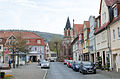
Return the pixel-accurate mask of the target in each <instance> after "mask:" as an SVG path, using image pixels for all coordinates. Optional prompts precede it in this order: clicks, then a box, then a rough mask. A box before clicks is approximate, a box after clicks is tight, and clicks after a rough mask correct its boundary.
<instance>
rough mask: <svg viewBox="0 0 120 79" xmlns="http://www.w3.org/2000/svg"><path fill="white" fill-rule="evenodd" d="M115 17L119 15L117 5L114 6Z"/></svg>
mask: <svg viewBox="0 0 120 79" xmlns="http://www.w3.org/2000/svg"><path fill="white" fill-rule="evenodd" d="M114 17H117V7H115V8H114Z"/></svg>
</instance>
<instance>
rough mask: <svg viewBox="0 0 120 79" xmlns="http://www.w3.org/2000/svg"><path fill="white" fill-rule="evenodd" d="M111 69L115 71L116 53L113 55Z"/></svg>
mask: <svg viewBox="0 0 120 79" xmlns="http://www.w3.org/2000/svg"><path fill="white" fill-rule="evenodd" d="M113 70H114V71H116V54H114V55H113Z"/></svg>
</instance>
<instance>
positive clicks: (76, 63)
mask: <svg viewBox="0 0 120 79" xmlns="http://www.w3.org/2000/svg"><path fill="white" fill-rule="evenodd" d="M80 63H81V61H75V62H74V63H73V64H72V69H73V70H75V71H79V69H80Z"/></svg>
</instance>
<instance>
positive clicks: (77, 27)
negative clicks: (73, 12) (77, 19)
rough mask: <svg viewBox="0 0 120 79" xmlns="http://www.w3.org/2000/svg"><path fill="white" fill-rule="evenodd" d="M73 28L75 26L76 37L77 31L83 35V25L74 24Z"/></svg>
mask: <svg viewBox="0 0 120 79" xmlns="http://www.w3.org/2000/svg"><path fill="white" fill-rule="evenodd" d="M74 26H75V30H76V32H77V35H78V34H79V31H80V33H83V24H74Z"/></svg>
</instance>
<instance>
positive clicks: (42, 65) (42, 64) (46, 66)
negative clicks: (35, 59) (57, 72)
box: [41, 61, 50, 68]
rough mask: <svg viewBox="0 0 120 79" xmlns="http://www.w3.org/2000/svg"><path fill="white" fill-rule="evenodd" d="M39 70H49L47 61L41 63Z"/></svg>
mask: <svg viewBox="0 0 120 79" xmlns="http://www.w3.org/2000/svg"><path fill="white" fill-rule="evenodd" d="M41 68H50V63H49V62H48V61H42V62H41Z"/></svg>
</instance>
